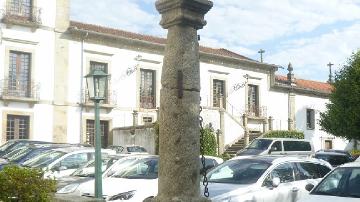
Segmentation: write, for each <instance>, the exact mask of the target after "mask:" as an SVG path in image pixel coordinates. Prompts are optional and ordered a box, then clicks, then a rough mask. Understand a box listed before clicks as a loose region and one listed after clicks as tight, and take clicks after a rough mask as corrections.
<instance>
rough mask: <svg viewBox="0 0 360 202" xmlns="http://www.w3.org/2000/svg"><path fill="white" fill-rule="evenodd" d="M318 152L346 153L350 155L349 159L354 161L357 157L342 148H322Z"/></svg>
mask: <svg viewBox="0 0 360 202" xmlns="http://www.w3.org/2000/svg"><path fill="white" fill-rule="evenodd" d="M317 152H336V153H341V154H345V155H346V156H348V157H349V159H351V160H352V161H355V158H354V157H353V156H352V155H351V154H350V152H348V151H345V150H340V149H321V150H319V151H317Z"/></svg>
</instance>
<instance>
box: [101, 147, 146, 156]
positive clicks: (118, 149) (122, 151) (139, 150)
mask: <svg viewBox="0 0 360 202" xmlns="http://www.w3.org/2000/svg"><path fill="white" fill-rule="evenodd" d="M107 149H112V150H115V151H116V153H117V154H134V153H146V154H147V153H148V152H147V151H146V149H145V148H144V147H142V146H139V145H126V146H120V145H110V146H108V147H107Z"/></svg>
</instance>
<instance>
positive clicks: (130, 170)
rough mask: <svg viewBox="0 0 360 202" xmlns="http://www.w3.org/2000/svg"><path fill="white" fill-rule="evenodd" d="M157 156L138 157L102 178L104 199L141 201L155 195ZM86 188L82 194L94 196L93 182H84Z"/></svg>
mask: <svg viewBox="0 0 360 202" xmlns="http://www.w3.org/2000/svg"><path fill="white" fill-rule="evenodd" d="M158 161H159V158H158V156H152V155H149V156H147V157H145V158H142V159H139V160H138V161H136V162H135V163H133V164H131V165H130V166H128V167H127V168H125V169H124V170H122V171H121V172H118V173H115V174H114V175H112V176H111V177H108V178H105V179H103V195H104V197H105V200H106V201H122V200H127V201H129V202H130V201H132V202H138V201H143V200H144V199H145V198H147V197H149V196H155V195H157V182H158V180H157V178H158ZM86 184H87V187H88V190H85V191H84V193H83V196H87V197H94V195H95V193H94V182H93V181H88V182H86Z"/></svg>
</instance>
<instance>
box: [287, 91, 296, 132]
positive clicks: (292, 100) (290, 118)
mask: <svg viewBox="0 0 360 202" xmlns="http://www.w3.org/2000/svg"><path fill="white" fill-rule="evenodd" d="M288 96H289V109H288V113H289V114H288V130H294V129H295V93H294V92H292V91H290V92H289V95H288Z"/></svg>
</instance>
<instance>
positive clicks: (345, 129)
mask: <svg viewBox="0 0 360 202" xmlns="http://www.w3.org/2000/svg"><path fill="white" fill-rule="evenodd" d="M329 101H330V102H329V103H328V104H327V105H326V111H325V112H323V113H320V121H319V124H320V126H321V129H322V130H324V131H326V132H328V133H330V134H333V135H335V136H338V137H345V138H347V139H356V140H360V52H359V51H358V52H357V53H353V54H352V55H351V57H350V58H349V59H348V61H347V64H345V65H344V66H343V67H342V68H341V70H340V71H339V72H337V73H336V75H335V81H334V83H333V91H332V93H331V95H330V98H329Z"/></svg>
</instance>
